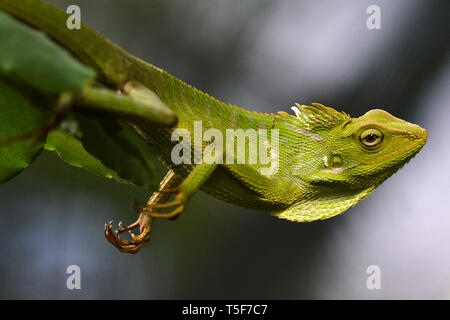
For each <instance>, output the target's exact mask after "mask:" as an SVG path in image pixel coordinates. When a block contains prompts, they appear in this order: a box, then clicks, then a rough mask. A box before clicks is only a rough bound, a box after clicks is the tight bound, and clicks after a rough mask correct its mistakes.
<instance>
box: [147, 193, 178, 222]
mask: <svg viewBox="0 0 450 320" xmlns="http://www.w3.org/2000/svg"><path fill="white" fill-rule="evenodd" d="M177 198H178V197H177ZM185 205H186V201H184V200H183V198H181V197H180V199H175V200H174V201H170V202H166V203H161V204H159V203H158V204H153V205H150V206H147V207H144V208H143V209H142V210H143V212H145V213H146V214H147V215H148V216H149V217H151V218H159V219H171V220H175V219H176V218H178V216H179V215H180V213H181V212H183V210H184V207H185ZM171 207H175V208H174V209H172V211H169V212H157V211H158V210H159V209H167V208H171Z"/></svg>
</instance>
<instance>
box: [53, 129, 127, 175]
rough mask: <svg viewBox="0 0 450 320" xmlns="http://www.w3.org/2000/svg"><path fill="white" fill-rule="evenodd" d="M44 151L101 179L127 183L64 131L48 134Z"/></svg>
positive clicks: (59, 130)
mask: <svg viewBox="0 0 450 320" xmlns="http://www.w3.org/2000/svg"><path fill="white" fill-rule="evenodd" d="M45 149H47V150H50V151H55V152H56V153H57V154H58V155H59V156H60V157H61V159H63V160H64V161H66V162H67V163H68V164H70V165H72V166H75V167H79V168H83V169H85V170H87V171H89V172H90V173H93V174H96V175H99V176H102V177H106V178H114V179H115V180H117V181H118V182H127V181H126V180H123V179H121V178H120V177H119V176H118V175H117V173H116V172H114V171H113V170H111V169H109V168H107V167H105V166H104V165H103V164H102V163H101V161H100V160H98V159H97V158H95V157H93V156H92V155H91V154H90V153H89V152H87V151H86V149H84V147H83V145H82V143H81V142H80V141H79V140H78V139H77V138H75V136H74V135H73V134H71V133H69V132H67V131H66V130H63V129H58V130H54V131H52V132H50V133H49V134H48V136H47V143H46V145H45Z"/></svg>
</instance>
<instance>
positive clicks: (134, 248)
mask: <svg viewBox="0 0 450 320" xmlns="http://www.w3.org/2000/svg"><path fill="white" fill-rule="evenodd" d="M180 181H181V177H180V176H179V175H177V174H176V173H175V172H174V171H172V170H170V171H169V172H168V173H167V175H166V176H165V177H164V179H163V180H162V181H161V183H160V185H159V190H158V191H156V192H154V193H153V195H152V196H151V197H150V199H149V200H148V202H147V206H145V207H144V208H140V210H139V211H140V214H139V218H138V219H137V220H136V222H134V223H132V224H130V225H129V226H126V227H125V226H122V225H121V223H120V224H119V229H118V230H116V231H114V230H113V229H112V223H111V222H110V223H109V224H108V225H105V237H106V239H107V240H108V241H109V242H110V243H111V244H112V245H114V246H115V247H116V248H117V249H118V250H119V251H120V252H127V253H136V252H138V251H139V250H140V249H141V248H143V247H144V246H146V245H147V244H148V242H149V241H150V233H151V227H152V223H153V218H152V217H150V215H149V210H148V208H149V207H151V206H153V205H156V204H159V203H165V202H166V201H167V200H168V199H169V198H170V193H167V192H165V190H171V189H173V188H174V187H176V186H177V185H178V184H179V183H180ZM155 210H157V209H155ZM136 227H139V234H138V235H137V236H136V235H134V234H133V233H131V230H132V229H134V228H136ZM125 231H128V232H130V235H131V238H132V240H125V239H122V238H121V237H120V236H119V234H120V233H123V232H125Z"/></svg>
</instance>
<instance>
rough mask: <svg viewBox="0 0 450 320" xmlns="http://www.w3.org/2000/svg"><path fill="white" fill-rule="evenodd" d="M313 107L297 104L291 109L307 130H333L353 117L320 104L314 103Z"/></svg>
mask: <svg viewBox="0 0 450 320" xmlns="http://www.w3.org/2000/svg"><path fill="white" fill-rule="evenodd" d="M312 105H313V106H305V105H301V104H298V103H296V104H295V106H293V107H291V109H292V111H294V113H295V115H296V116H297V118H298V119H300V120H301V122H302V123H303V124H304V125H305V127H306V129H308V130H313V129H320V128H333V127H335V126H337V125H339V124H341V123H344V122H347V121H350V120H351V117H350V116H349V115H348V114H346V113H344V112H339V111H336V110H334V109H333V108H329V107H325V106H324V105H321V104H320V103H312Z"/></svg>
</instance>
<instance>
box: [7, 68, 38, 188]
mask: <svg viewBox="0 0 450 320" xmlns="http://www.w3.org/2000/svg"><path fill="white" fill-rule="evenodd" d="M0 93H1V94H0V140H2V139H7V138H11V137H17V136H20V135H23V134H25V133H27V132H30V131H32V130H34V129H36V128H38V127H40V126H42V125H43V124H44V123H45V122H46V121H47V115H46V114H45V113H44V112H42V111H41V110H39V109H38V108H36V107H34V106H32V105H31V103H30V101H29V100H27V99H26V98H25V97H24V96H22V95H21V94H20V92H19V91H18V90H17V89H15V88H14V87H12V86H11V85H9V84H7V83H6V81H5V79H3V78H1V77H0ZM32 142H34V144H32ZM43 146H44V143H43V141H35V140H26V141H21V142H15V143H10V144H8V145H4V146H0V183H3V182H6V181H8V180H10V179H11V178H13V177H14V176H16V175H17V174H19V173H20V172H21V171H22V170H23V169H25V168H26V167H27V166H28V165H29V164H30V163H31V162H32V161H33V160H34V159H35V158H36V157H37V156H38V155H39V153H40V152H41V150H42V148H43Z"/></svg>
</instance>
